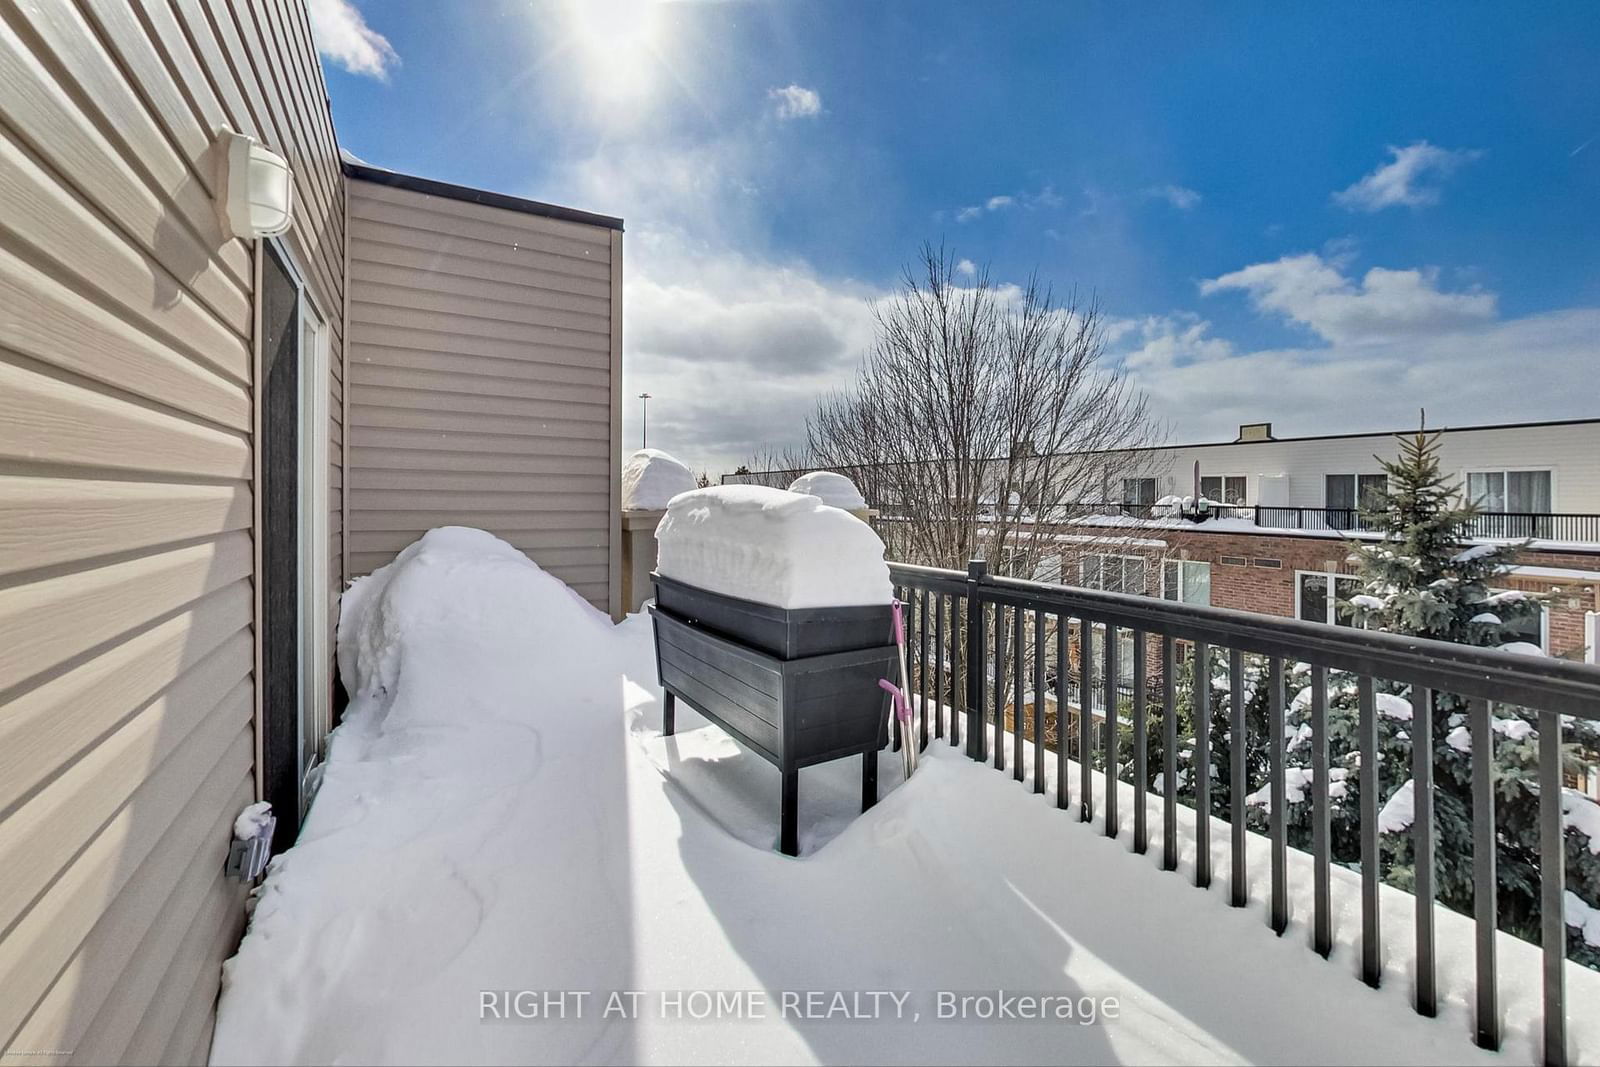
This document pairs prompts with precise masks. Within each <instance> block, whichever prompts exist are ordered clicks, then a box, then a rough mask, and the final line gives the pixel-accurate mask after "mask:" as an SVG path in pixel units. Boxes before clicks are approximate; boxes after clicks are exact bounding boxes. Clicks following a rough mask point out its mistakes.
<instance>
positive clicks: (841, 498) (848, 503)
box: [789, 471, 867, 511]
mask: <svg viewBox="0 0 1600 1067" xmlns="http://www.w3.org/2000/svg"><path fill="white" fill-rule="evenodd" d="M789 492H791V493H805V494H807V495H808V496H814V497H816V498H817V499H818V500H820V501H822V502H823V503H824V504H828V505H830V506H832V507H836V508H843V509H844V510H845V511H860V510H862V509H863V508H865V507H866V506H867V500H866V498H865V497H863V496H862V495H861V490H859V489H857V488H856V483H855V482H852V481H851V480H850V479H849V478H846V477H845V476H844V475H842V474H839V473H837V472H835V471H812V472H811V473H810V474H802V475H801V476H800V477H798V478H796V479H795V480H794V481H793V482H792V483H791V484H790V485H789Z"/></svg>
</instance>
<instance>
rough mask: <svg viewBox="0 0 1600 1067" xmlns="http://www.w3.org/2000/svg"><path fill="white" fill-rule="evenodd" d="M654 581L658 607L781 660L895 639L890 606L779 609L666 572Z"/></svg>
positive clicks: (846, 649)
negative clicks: (681, 580) (690, 582)
mask: <svg viewBox="0 0 1600 1067" xmlns="http://www.w3.org/2000/svg"><path fill="white" fill-rule="evenodd" d="M650 577H651V578H653V579H654V580H655V583H656V606H657V607H660V608H662V609H664V610H666V611H670V612H671V613H672V614H673V615H675V616H677V617H678V618H680V619H683V620H684V621H686V622H690V623H693V624H694V625H695V626H699V627H701V628H702V629H706V630H710V631H712V632H713V633H717V634H721V635H722V636H723V637H728V638H732V639H733V640H735V641H737V642H739V643H740V644H742V645H747V646H749V647H750V648H756V649H760V650H761V651H763V652H766V653H769V654H771V655H773V656H776V657H778V658H779V659H784V660H789V659H802V658H804V657H806V656H825V655H828V654H829V653H833V652H848V651H853V650H855V649H861V648H874V647H877V646H881V645H883V644H885V643H887V642H889V641H891V640H893V635H892V633H891V625H892V623H891V621H890V608H889V605H888V604H868V605H863V606H856V607H839V608H834V607H829V608H775V607H773V606H772V605H770V604H758V603H756V602H755V601H753V600H741V599H739V598H738V597H732V596H725V595H723V594H722V593H713V592H711V591H710V590H708V589H701V588H699V587H698V586H693V585H685V584H684V583H683V582H679V581H676V580H674V579H672V578H664V577H662V576H661V575H660V574H652V575H651V576H650ZM884 677H888V676H887V675H885V676H884Z"/></svg>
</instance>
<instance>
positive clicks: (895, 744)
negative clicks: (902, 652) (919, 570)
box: [889, 585, 906, 752]
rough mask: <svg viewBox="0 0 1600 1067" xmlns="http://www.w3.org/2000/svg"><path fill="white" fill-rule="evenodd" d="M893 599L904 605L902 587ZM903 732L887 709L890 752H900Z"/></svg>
mask: <svg viewBox="0 0 1600 1067" xmlns="http://www.w3.org/2000/svg"><path fill="white" fill-rule="evenodd" d="M894 598H895V600H897V601H899V602H900V603H901V604H902V605H904V604H905V602H906V591H905V589H904V587H902V586H898V585H897V586H895V587H894ZM889 639H890V640H893V639H894V635H893V634H890V635H889ZM896 681H898V679H896ZM903 732H904V731H903V730H902V728H901V725H900V716H899V715H896V714H895V712H894V708H892V707H891V708H890V709H889V750H890V751H891V752H899V751H900V741H901V734H902V733H903Z"/></svg>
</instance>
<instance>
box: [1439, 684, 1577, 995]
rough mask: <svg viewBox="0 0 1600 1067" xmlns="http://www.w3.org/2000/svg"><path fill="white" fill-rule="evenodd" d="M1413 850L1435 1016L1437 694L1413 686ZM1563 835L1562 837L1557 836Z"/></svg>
mask: <svg viewBox="0 0 1600 1067" xmlns="http://www.w3.org/2000/svg"><path fill="white" fill-rule="evenodd" d="M1411 794H1412V814H1413V821H1412V824H1411V840H1412V846H1411V851H1412V855H1413V857H1414V862H1415V864H1416V888H1415V889H1414V890H1413V892H1414V893H1415V894H1416V905H1417V1005H1416V1007H1417V1014H1418V1015H1429V1016H1431V1015H1435V1014H1437V1013H1438V1010H1439V990H1438V984H1437V973H1436V968H1435V966H1434V948H1433V693H1432V691H1431V690H1430V689H1428V688H1427V687H1425V686H1420V685H1416V684H1413V685H1412V686H1411ZM1557 836H1559V835H1557Z"/></svg>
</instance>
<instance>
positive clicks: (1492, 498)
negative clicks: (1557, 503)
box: [1467, 470, 1552, 515]
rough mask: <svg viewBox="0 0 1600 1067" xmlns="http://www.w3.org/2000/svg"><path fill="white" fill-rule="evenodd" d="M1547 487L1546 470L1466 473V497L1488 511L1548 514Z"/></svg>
mask: <svg viewBox="0 0 1600 1067" xmlns="http://www.w3.org/2000/svg"><path fill="white" fill-rule="evenodd" d="M1550 489H1551V477H1550V472H1549V471H1548V470H1521V471H1513V470H1503V471H1468V472H1467V499H1469V500H1471V501H1472V502H1473V503H1474V504H1476V505H1478V507H1479V508H1481V509H1482V510H1484V511H1488V512H1498V513H1502V514H1505V513H1509V514H1513V515H1548V514H1550V505H1551V498H1552V494H1551V491H1550Z"/></svg>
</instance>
